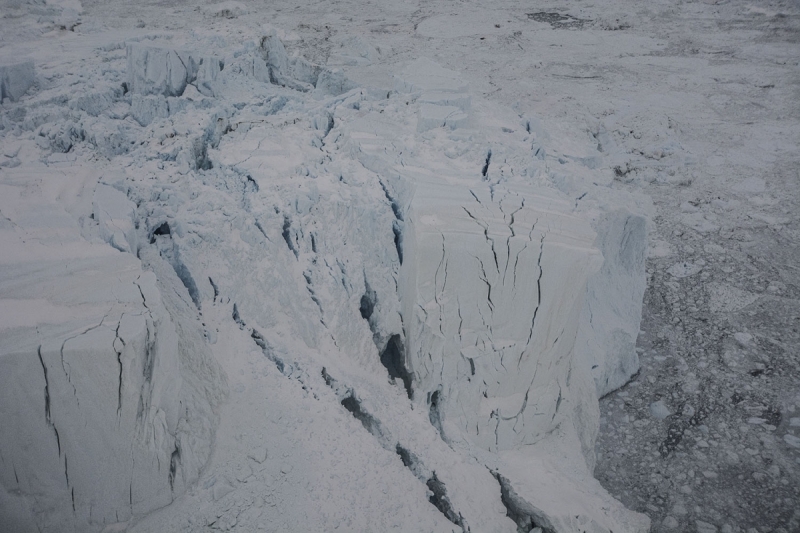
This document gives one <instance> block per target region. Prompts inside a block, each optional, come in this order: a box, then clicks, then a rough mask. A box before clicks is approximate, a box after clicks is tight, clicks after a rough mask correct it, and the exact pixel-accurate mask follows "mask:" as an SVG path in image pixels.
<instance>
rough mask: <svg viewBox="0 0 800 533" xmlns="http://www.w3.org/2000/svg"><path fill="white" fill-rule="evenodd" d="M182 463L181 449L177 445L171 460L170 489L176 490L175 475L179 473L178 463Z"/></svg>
mask: <svg viewBox="0 0 800 533" xmlns="http://www.w3.org/2000/svg"><path fill="white" fill-rule="evenodd" d="M180 461H181V449H180V448H179V447H178V444H177V443H176V444H175V449H174V450H173V451H172V455H170V458H169V488H170V489H171V490H175V473H176V472H177V471H178V463H180Z"/></svg>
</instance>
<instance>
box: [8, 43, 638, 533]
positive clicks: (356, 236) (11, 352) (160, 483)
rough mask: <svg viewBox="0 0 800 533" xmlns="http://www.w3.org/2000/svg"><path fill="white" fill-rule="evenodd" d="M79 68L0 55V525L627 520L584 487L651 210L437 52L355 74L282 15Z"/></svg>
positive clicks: (121, 51) (553, 528)
mask: <svg viewBox="0 0 800 533" xmlns="http://www.w3.org/2000/svg"><path fill="white" fill-rule="evenodd" d="M358 44H359V46H361V47H362V48H363V47H364V46H365V45H364V43H361V42H359V43H358ZM368 52H369V50H368ZM365 54H366V55H364V57H367V56H370V54H369V53H366V52H365ZM362 55H363V54H362ZM373 55H374V54H373ZM343 57H344V56H343ZM347 57H350V56H347ZM359 57H361V56H359ZM88 62H89V63H90V67H89V68H90V72H91V73H92V76H91V80H90V81H87V80H86V79H85V78H84V79H82V80H78V79H74V80H73V79H72V78H70V76H69V75H67V76H66V77H65V78H63V79H60V78H48V79H47V80H45V79H44V78H41V77H39V78H36V76H35V74H34V73H33V70H32V67H31V68H29V67H30V65H31V64H30V63H24V64H23V63H21V65H23V66H21V67H19V66H18V67H14V68H8V69H6V68H5V67H3V68H0V75H2V76H3V80H4V81H3V87H4V89H3V91H4V93H3V95H4V96H5V94H6V93H5V91H6V89H5V87H6V86H8V87H11V89H9V92H8V95H9V100H7V101H6V102H5V103H4V105H3V108H2V115H0V120H2V130H0V132H2V148H3V154H4V160H3V162H2V163H3V167H2V169H1V170H0V188H2V194H0V213H2V216H1V217H0V239H2V247H3V250H4V252H3V253H2V256H1V259H0V316H2V318H3V320H2V323H0V328H2V334H1V335H0V368H2V370H1V371H0V395H1V397H2V400H1V401H0V427H3V428H4V431H3V432H2V433H0V485H2V488H3V490H1V491H0V523H3V524H11V525H12V530H14V531H103V530H106V531H119V530H126V529H127V530H129V531H140V532H144V531H194V530H197V528H198V527H211V528H220V529H237V528H238V529H239V530H242V531H251V530H256V529H258V528H259V526H260V525H261V526H263V525H265V524H274V527H276V528H277V529H281V530H311V529H317V530H326V531H327V530H332V529H335V527H340V526H341V527H344V528H345V529H347V530H353V531H375V530H388V529H393V530H398V531H473V532H484V531H487V532H488V531H508V532H513V531H525V532H527V531H530V530H535V528H537V527H538V528H542V530H543V531H549V532H574V531H585V532H596V533H599V532H611V531H614V532H617V533H619V532H639V531H647V529H648V527H649V522H648V520H647V519H646V518H645V517H643V516H641V515H638V514H636V513H632V512H630V511H628V510H626V509H625V508H624V507H622V505H621V504H619V503H618V502H616V501H615V500H613V499H612V498H611V497H610V496H609V495H608V494H607V493H606V492H605V491H604V490H603V489H602V488H601V487H600V485H599V484H598V483H597V482H596V481H595V480H594V479H593V478H592V476H591V471H592V468H593V463H594V456H593V446H594V438H595V435H596V431H597V424H598V416H599V415H598V408H597V397H598V395H602V394H604V393H606V392H608V391H610V390H613V389H614V388H616V387H618V386H620V385H621V384H622V383H624V382H625V380H627V379H628V378H629V377H630V375H631V374H632V373H634V372H635V371H636V370H637V367H638V362H637V360H636V353H635V350H634V347H633V346H634V342H635V339H636V335H637V333H638V327H639V319H640V315H641V299H642V293H643V291H644V251H645V249H646V219H645V217H644V216H643V215H645V214H646V208H645V207H642V206H643V205H645V202H643V201H642V200H641V199H637V198H631V197H630V196H627V197H623V196H621V194H620V193H617V192H616V191H614V190H613V189H612V188H610V187H608V186H607V185H608V183H607V182H606V181H604V180H605V178H604V177H602V176H600V175H599V174H600V173H599V172H597V171H595V170H594V168H595V164H594V161H593V160H591V159H590V158H587V160H586V161H582V164H583V167H582V168H583V171H582V172H581V173H569V172H566V171H563V170H560V169H559V159H560V158H561V156H560V155H558V149H559V145H558V142H559V140H558V139H555V138H552V137H550V136H549V135H548V133H547V131H546V128H545V126H544V125H542V124H540V123H539V122H538V121H536V119H535V118H534V117H525V116H519V115H518V114H517V113H515V112H514V111H513V110H511V109H508V108H503V107H500V106H497V105H493V104H490V103H488V102H487V101H485V100H482V99H478V98H475V97H474V95H472V94H471V92H470V89H469V84H468V83H467V82H466V81H465V80H463V79H462V78H461V76H460V75H459V74H458V73H457V72H454V71H450V70H447V69H445V68H443V67H441V66H439V65H437V64H436V63H435V62H434V61H432V60H430V59H426V58H421V59H418V60H417V61H414V62H412V63H410V64H408V65H405V66H404V67H403V68H402V69H398V71H397V74H396V75H395V77H394V80H393V82H392V84H393V85H392V87H386V88H381V87H361V86H359V85H358V84H356V83H354V82H353V81H351V80H349V79H348V78H347V77H346V76H345V75H344V73H343V72H342V71H341V70H335V69H331V68H328V67H324V66H319V65H314V64H312V63H310V62H308V61H306V60H304V59H303V58H301V57H299V56H296V55H290V54H288V53H287V51H286V49H285V48H284V44H283V43H282V42H281V40H280V39H278V37H277V34H276V33H275V32H274V31H272V32H265V33H263V34H260V35H251V36H243V37H242V38H241V39H240V40H237V41H236V42H227V41H225V40H222V39H213V40H201V39H200V38H197V37H192V38H188V37H187V38H183V37H181V36H148V37H142V36H139V37H136V38H134V39H129V40H128V41H126V42H115V41H112V40H109V41H107V42H104V43H102V44H99V45H98V47H97V48H96V49H95V55H94V56H93V57H91V58H88ZM26 65H27V66H26ZM15 73H21V74H15ZM25 76H27V78H25V79H22V77H25ZM6 78H8V79H9V80H10V81H8V82H6V81H5V80H6ZM59 80H61V81H59ZM71 81H74V82H75V83H76V84H81V85H80V87H82V89H83V91H82V92H81V91H75V90H74V87H73V86H71V85H69V82H71ZM26 85H27V86H26ZM31 87H32V88H31ZM25 91H27V92H28V93H27V94H23V93H25ZM600 134H601V132H598V135H600ZM229 384H230V387H229ZM279 451H280V452H279ZM301 499H302V500H309V501H315V502H316V504H315V505H314V506H313V509H309V508H308V506H306V505H297V503H298V500H301ZM276 501H280V502H283V504H282V505H277V504H276V503H275V502H276Z"/></svg>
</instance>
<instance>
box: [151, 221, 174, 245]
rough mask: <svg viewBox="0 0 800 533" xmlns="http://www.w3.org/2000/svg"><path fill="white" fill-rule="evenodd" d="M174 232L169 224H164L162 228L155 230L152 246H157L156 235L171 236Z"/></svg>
mask: <svg viewBox="0 0 800 533" xmlns="http://www.w3.org/2000/svg"><path fill="white" fill-rule="evenodd" d="M171 234H172V231H171V230H170V228H169V223H168V222H162V223H161V225H160V226H158V227H157V228H156V229H154V230H153V233H152V234H151V235H150V244H155V242H156V235H171Z"/></svg>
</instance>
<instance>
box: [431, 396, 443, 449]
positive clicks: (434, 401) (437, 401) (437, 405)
mask: <svg viewBox="0 0 800 533" xmlns="http://www.w3.org/2000/svg"><path fill="white" fill-rule="evenodd" d="M428 401H429V403H430V408H429V410H428V420H430V421H431V425H432V426H433V427H435V428H436V430H437V431H439V435H440V436H441V437H442V439H444V429H442V413H441V395H440V393H439V391H438V390H435V391H433V393H432V394H431V395H430V399H429V400H428Z"/></svg>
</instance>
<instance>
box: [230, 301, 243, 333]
mask: <svg viewBox="0 0 800 533" xmlns="http://www.w3.org/2000/svg"><path fill="white" fill-rule="evenodd" d="M231 318H233V321H234V322H236V323H237V324H238V325H239V329H244V328H245V327H246V324H245V323H244V320H242V317H241V316H240V315H239V307H238V306H237V305H236V304H233V313H232V315H231Z"/></svg>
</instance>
